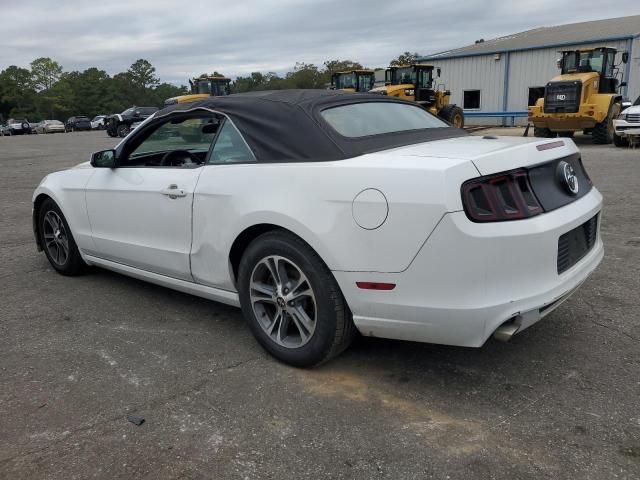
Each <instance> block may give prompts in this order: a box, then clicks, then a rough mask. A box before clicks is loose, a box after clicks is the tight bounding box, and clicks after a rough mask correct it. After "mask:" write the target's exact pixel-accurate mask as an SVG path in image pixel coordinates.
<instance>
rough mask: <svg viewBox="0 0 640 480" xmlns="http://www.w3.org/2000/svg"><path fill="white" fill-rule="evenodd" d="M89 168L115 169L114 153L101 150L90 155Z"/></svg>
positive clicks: (113, 151)
mask: <svg viewBox="0 0 640 480" xmlns="http://www.w3.org/2000/svg"><path fill="white" fill-rule="evenodd" d="M91 166H92V167H95V168H115V166H116V151H115V150H102V151H101V152H96V153H94V154H93V155H91Z"/></svg>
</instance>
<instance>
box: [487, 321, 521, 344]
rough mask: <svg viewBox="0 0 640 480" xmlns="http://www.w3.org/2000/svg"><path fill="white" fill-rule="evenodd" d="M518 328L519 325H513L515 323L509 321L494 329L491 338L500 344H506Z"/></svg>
mask: <svg viewBox="0 0 640 480" xmlns="http://www.w3.org/2000/svg"><path fill="white" fill-rule="evenodd" d="M519 328H520V325H518V324H517V323H515V321H513V320H510V321H508V322H506V323H503V324H502V325H500V326H499V327H498V328H496V331H495V332H493V338H495V339H496V340H498V341H500V342H508V341H509V340H511V337H513V336H514V335H515V334H516V332H517V331H518V329H519Z"/></svg>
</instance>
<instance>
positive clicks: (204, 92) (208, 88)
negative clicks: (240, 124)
mask: <svg viewBox="0 0 640 480" xmlns="http://www.w3.org/2000/svg"><path fill="white" fill-rule="evenodd" d="M230 83H231V79H230V78H226V77H217V76H212V75H203V76H201V77H196V78H193V79H189V85H191V93H190V94H188V95H180V96H177V97H173V98H168V99H166V100H165V101H164V104H165V106H167V105H173V104H176V103H189V102H195V101H196V100H202V99H204V98H208V97H217V96H220V95H229V93H230V92H229V84H230Z"/></svg>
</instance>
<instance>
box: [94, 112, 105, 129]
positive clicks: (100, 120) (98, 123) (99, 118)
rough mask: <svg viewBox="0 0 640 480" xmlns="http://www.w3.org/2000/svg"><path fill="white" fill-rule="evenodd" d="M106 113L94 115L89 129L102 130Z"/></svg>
mask: <svg viewBox="0 0 640 480" xmlns="http://www.w3.org/2000/svg"><path fill="white" fill-rule="evenodd" d="M106 117H107V116H106V115H96V116H95V117H93V119H92V120H91V130H102V129H104V119H105V118H106Z"/></svg>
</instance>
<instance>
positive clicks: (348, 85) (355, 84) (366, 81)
mask: <svg viewBox="0 0 640 480" xmlns="http://www.w3.org/2000/svg"><path fill="white" fill-rule="evenodd" d="M375 77H376V73H375V72H374V71H373V70H351V71H348V72H336V73H334V74H333V75H332V76H331V88H333V89H335V90H344V91H345V92H364V93H366V92H368V91H369V90H371V89H372V88H373V84H374V83H375V81H376V78H375Z"/></svg>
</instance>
